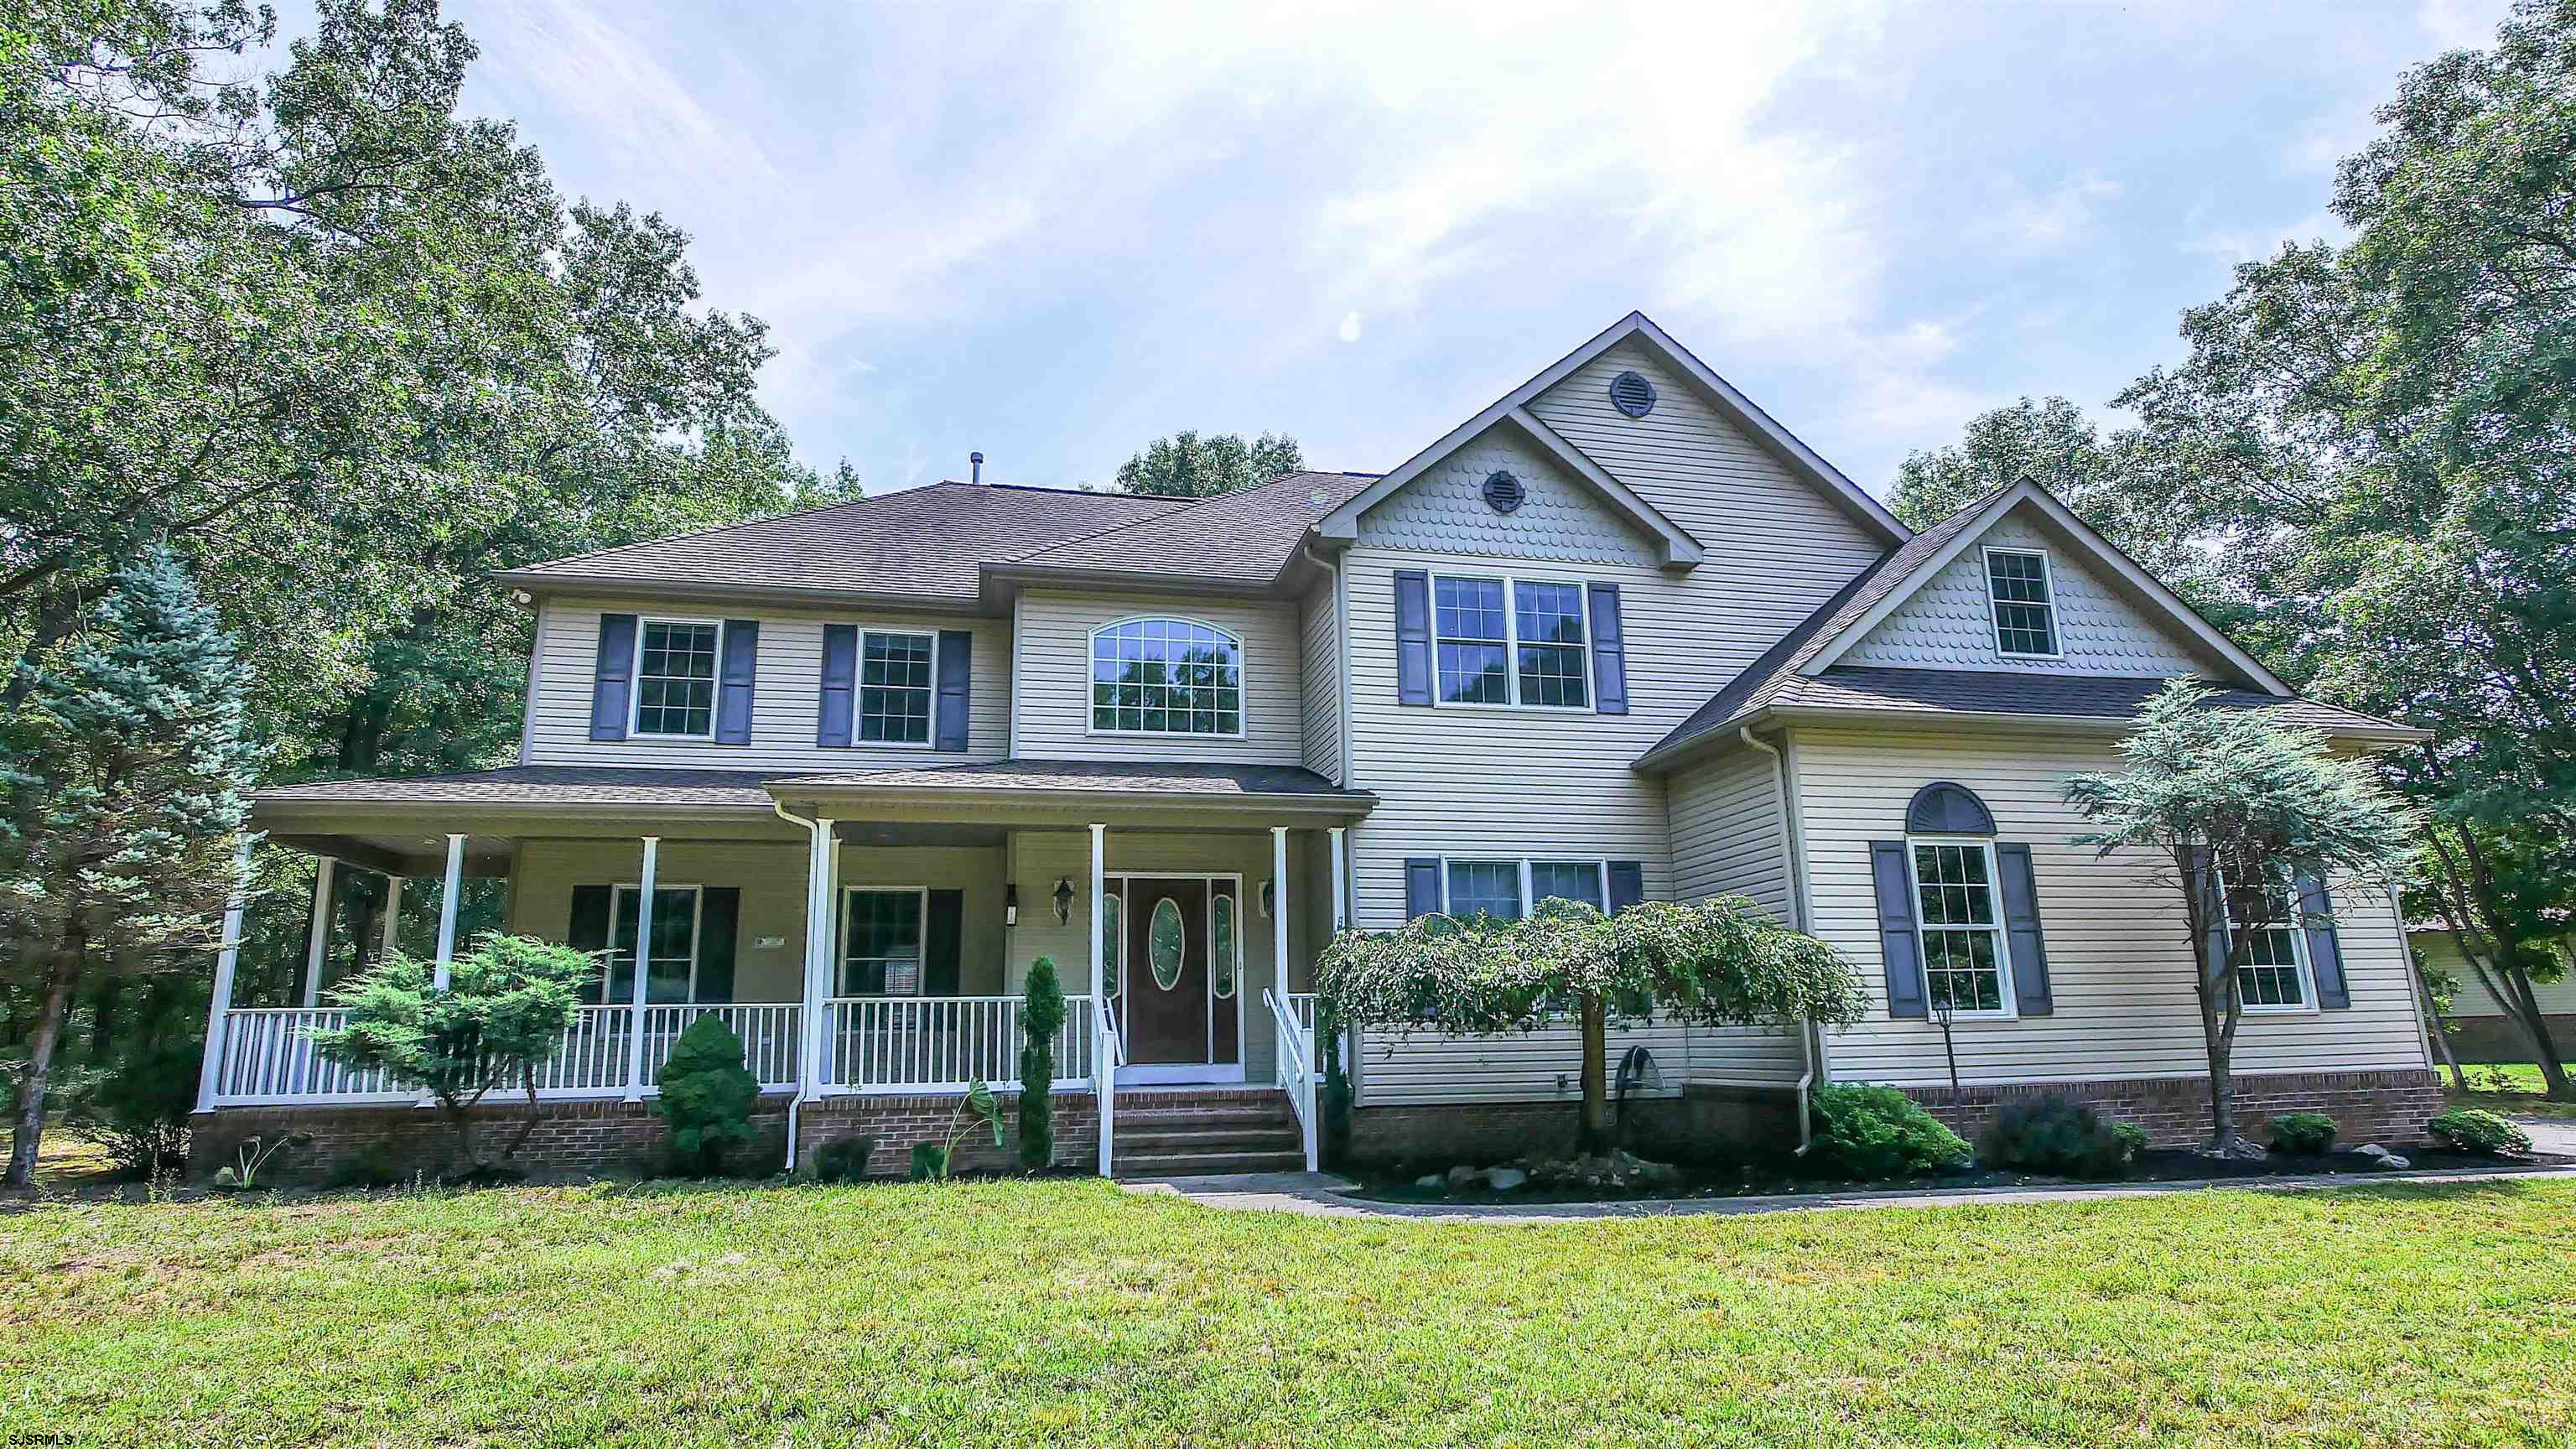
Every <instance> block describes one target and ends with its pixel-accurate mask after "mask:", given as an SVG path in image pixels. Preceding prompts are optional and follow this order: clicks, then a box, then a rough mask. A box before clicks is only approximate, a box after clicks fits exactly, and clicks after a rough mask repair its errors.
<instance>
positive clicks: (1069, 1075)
mask: <svg viewBox="0 0 2576 1449" xmlns="http://www.w3.org/2000/svg"><path fill="white" fill-rule="evenodd" d="M1064 1006H1065V1012H1064V1027H1063V1029H1062V1030H1060V1031H1058V1032H1057V1033H1056V1036H1055V1077H1054V1079H1053V1085H1054V1086H1057V1087H1080V1086H1084V1085H1087V1084H1088V1083H1089V1082H1090V1080H1091V1056H1092V1025H1091V1017H1092V1010H1091V1000H1090V998H1089V997H1082V996H1076V997H1069V998H1067V999H1066V1001H1065V1003H1064ZM1020 1008H1021V1002H1020V998H1018V997H1016V996H842V997H835V998H833V999H832V1000H830V1001H827V1002H825V1003H823V1080H822V1082H821V1083H820V1085H821V1087H822V1089H823V1090H824V1091H826V1092H843V1093H848V1092H858V1093H874V1094H883V1093H889V1092H945V1091H962V1090H964V1089H965V1088H966V1086H967V1085H968V1084H970V1083H973V1082H978V1081H981V1082H986V1083H990V1084H991V1086H992V1088H993V1090H995V1091H997V1092H1013V1091H1017V1090H1019V1085H1020V1041H1021V1036H1022V1034H1021V1030H1020Z"/></svg>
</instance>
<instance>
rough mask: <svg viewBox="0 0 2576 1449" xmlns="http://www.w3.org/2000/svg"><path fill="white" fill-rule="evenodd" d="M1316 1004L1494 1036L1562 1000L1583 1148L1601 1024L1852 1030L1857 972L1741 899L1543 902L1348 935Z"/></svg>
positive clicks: (1602, 1099) (1600, 1076)
mask: <svg viewBox="0 0 2576 1449" xmlns="http://www.w3.org/2000/svg"><path fill="white" fill-rule="evenodd" d="M1317 989H1318V990H1319V991H1320V992H1321V994H1322V996H1323V999H1324V1003H1325V1007H1326V1009H1327V1010H1328V1011H1329V1012H1331V1013H1333V1014H1335V1015H1336V1016H1337V1017H1338V1018H1339V1019H1341V1020H1343V1021H1347V1022H1350V1023H1353V1024H1356V1025H1360V1026H1379V1027H1386V1028H1391V1029H1393V1030H1395V1031H1398V1032H1410V1031H1439V1032H1456V1033H1461V1034H1464V1035H1469V1036H1500V1035H1503V1034H1504V1033H1507V1032H1515V1031H1520V1032H1527V1031H1535V1030H1537V1029H1539V1028H1540V1027H1542V1026H1545V1025H1548V1024H1549V1023H1550V1022H1551V1021H1552V1020H1553V1019H1555V1017H1556V1016H1557V1014H1558V1013H1557V1008H1558V1007H1559V1006H1560V1005H1561V1004H1567V1003H1570V1004H1571V1006H1572V1008H1573V1015H1574V1017H1575V1020H1576V1021H1577V1022H1578V1023H1579V1024H1580V1026H1581V1029H1582V1034H1583V1116H1582V1121H1581V1130H1580V1145H1581V1147H1582V1148H1583V1150H1585V1151H1587V1152H1590V1151H1597V1150H1599V1149H1600V1148H1601V1147H1603V1146H1604V1145H1606V1143H1607V1141H1608V1136H1609V1125H1610V1122H1609V1119H1610V1103H1609V1068H1608V1059H1609V1021H1610V1015H1611V1013H1612V1011H1613V1010H1617V1011H1619V1012H1620V1013H1621V1014H1622V1015H1623V1016H1640V1017H1653V1016H1663V1017H1669V1018H1671V1019H1673V1020H1677V1021H1681V1022H1686V1023H1689V1024H1692V1025H1697V1026H1770V1027H1783V1028H1797V1027H1801V1026H1802V1025H1803V1024H1804V1023H1806V1022H1810V1021H1812V1022H1815V1023H1818V1024H1820V1025H1849V1024H1851V1023H1853V1022H1857V1021H1859V1020H1860V1019H1861V1013H1862V1010H1863V1005H1864V997H1863V995H1862V992H1861V983H1860V976H1859V973H1857V972H1856V971H1854V970H1853V969H1852V966H1851V963H1850V962H1848V961H1845V960H1844V959H1843V958H1842V956H1841V954H1840V953H1838V952H1836V951H1835V950H1834V949H1833V948H1832V947H1831V946H1828V945H1826V944H1825V943H1824V942H1822V941H1819V940H1817V939H1816V938H1814V937H1813V936H1808V935H1804V934H1801V933H1800V932H1797V931H1793V930H1790V929H1788V928H1787V927H1785V926H1782V925H1780V924H1779V923H1778V922H1776V921H1774V920H1772V919H1771V918H1770V917H1769V916H1767V915H1765V914H1763V913H1762V910H1761V908H1760V907H1758V906H1756V905H1754V904H1753V902H1751V901H1749V900H1746V899H1744V898H1743V897H1741V896H1729V897H1725V898H1723V899H1718V900H1710V901H1705V902H1702V903H1700V904H1697V905H1687V904H1678V903H1674V902H1668V901H1648V902H1644V903H1642V904H1639V905H1634V906H1630V907H1628V908H1627V909H1625V910H1622V911H1620V912H1619V913H1618V914H1617V915H1615V916H1604V915H1603V914H1602V913H1601V912H1600V911H1598V910H1596V909H1595V908H1593V907H1592V906H1590V905H1588V904H1584V903H1581V902H1575V901H1566V900H1557V899H1550V900H1546V901H1542V902H1540V903H1539V907H1538V909H1537V910H1536V911H1535V912H1533V913H1532V914H1531V915H1530V917H1529V918H1528V919H1526V920H1521V921H1497V920H1494V919H1493V918H1492V917H1489V916H1478V917H1476V918H1474V919H1472V920H1459V919H1456V918H1454V917H1450V916H1441V915H1431V916H1424V917H1422V918H1420V919H1418V920H1415V921H1413V922H1411V923H1409V924H1407V925H1405V926H1403V927H1401V928H1400V929H1397V930H1393V931H1346V932H1344V933H1343V934H1342V935H1341V936H1339V937H1337V938H1336V939H1335V940H1334V941H1333V943H1332V944H1331V945H1329V946H1327V947H1326V948H1325V950H1324V955H1323V959H1322V960H1321V962H1320V963H1318V966H1317Z"/></svg>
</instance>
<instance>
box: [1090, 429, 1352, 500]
mask: <svg viewBox="0 0 2576 1449" xmlns="http://www.w3.org/2000/svg"><path fill="white" fill-rule="evenodd" d="M1305 466H1306V458H1305V455H1304V454H1303V453H1301V452H1299V451H1298V448H1297V440H1296V439H1295V438H1291V437H1287V436H1285V435H1280V436H1273V435H1272V434H1269V433H1263V434H1262V435H1261V436H1260V437H1258V438H1255V439H1253V440H1252V441H1251V442H1249V443H1247V442H1245V441H1244V440H1243V438H1242V437H1241V436H1240V435H1239V434H1235V433H1217V434H1213V435H1211V436H1209V437H1205V438H1202V437H1200V436H1199V435H1198V434H1197V433H1196V432H1193V431H1189V430H1183V431H1181V432H1178V433H1174V434H1173V435H1172V436H1170V437H1168V438H1156V439H1155V440H1154V441H1153V442H1151V443H1149V444H1147V445H1146V447H1145V451H1143V452H1141V453H1138V454H1137V455H1136V456H1134V457H1132V458H1129V459H1128V460H1127V461H1126V462H1124V463H1121V464H1120V465H1118V486H1119V487H1120V488H1121V489H1123V490H1125V491H1126V492H1129V493H1160V494H1164V495H1167V496H1169V497H1174V498H1210V497H1214V496H1215V495H1217V494H1219V493H1232V492H1234V491H1235V490H1236V489H1238V488H1250V487H1253V486H1254V485H1256V484H1261V483H1267V482H1269V481H1270V480H1271V479H1273V478H1276V477H1278V476H1279V475H1280V474H1282V473H1294V472H1297V471H1299V470H1300V469H1303V468H1304V467H1305Z"/></svg>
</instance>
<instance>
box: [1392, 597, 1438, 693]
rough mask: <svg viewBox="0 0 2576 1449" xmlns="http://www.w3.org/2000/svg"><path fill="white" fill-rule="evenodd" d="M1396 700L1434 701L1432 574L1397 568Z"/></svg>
mask: <svg viewBox="0 0 2576 1449" xmlns="http://www.w3.org/2000/svg"><path fill="white" fill-rule="evenodd" d="M1395 702H1396V703H1397V704H1429V703H1430V702H1431V576H1430V575H1429V574H1427V573H1424V572H1423V571H1422V570H1420V569H1397V570H1396V571H1395Z"/></svg>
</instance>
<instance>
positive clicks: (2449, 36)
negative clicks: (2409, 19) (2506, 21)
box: [2415, 0, 2505, 50]
mask: <svg viewBox="0 0 2576 1449" xmlns="http://www.w3.org/2000/svg"><path fill="white" fill-rule="evenodd" d="M2504 8H2505V7H2504V6H2503V5H2501V4H2497V3H2493V0H2486V3H2481V0H2423V3H2422V4H2420V5H2418V6H2416V7H2415V23H2416V24H2417V25H2418V26H2421V27H2422V28H2423V31H2424V33H2425V34H2426V35H2428V36H2431V37H2432V39H2433V43H2434V44H2436V45H2439V46H2441V47H2442V48H2443V49H2444V50H2476V49H2483V48H2485V47H2487V46H2489V45H2493V44H2494V43H2495V32H2496V24H2497V22H2498V21H2500V20H2502V19H2503V18H2504V17H2503V11H2504Z"/></svg>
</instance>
